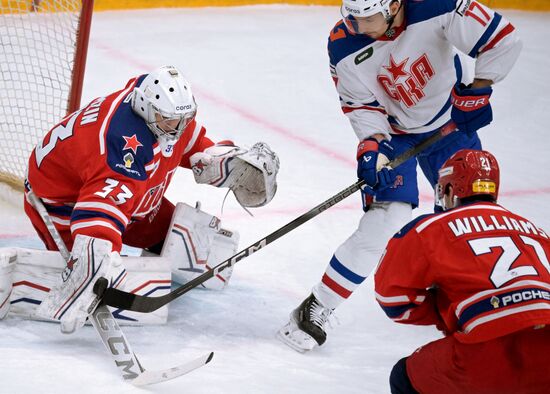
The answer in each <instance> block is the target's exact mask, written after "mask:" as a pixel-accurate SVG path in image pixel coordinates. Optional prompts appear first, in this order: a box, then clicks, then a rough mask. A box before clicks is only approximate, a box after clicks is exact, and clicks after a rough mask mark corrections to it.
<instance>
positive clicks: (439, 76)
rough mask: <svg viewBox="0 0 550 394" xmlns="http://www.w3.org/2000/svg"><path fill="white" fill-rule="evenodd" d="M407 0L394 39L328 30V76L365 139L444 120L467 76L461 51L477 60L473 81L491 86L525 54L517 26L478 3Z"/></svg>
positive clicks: (342, 29)
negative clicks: (457, 87)
mask: <svg viewBox="0 0 550 394" xmlns="http://www.w3.org/2000/svg"><path fill="white" fill-rule="evenodd" d="M402 2H403V5H402V7H404V12H405V22H404V23H403V25H402V26H400V27H398V28H395V29H394V30H393V31H392V33H393V35H392V36H391V37H387V36H383V38H382V39H378V40H374V39H372V38H370V37H368V36H367V35H361V34H357V35H355V34H353V33H351V32H349V30H348V29H347V28H346V26H345V24H344V23H343V22H342V21H340V22H339V23H337V24H336V26H335V27H334V28H333V30H332V31H331V33H330V37H329V41H328V51H329V57H330V69H331V74H332V77H333V79H334V82H335V84H336V89H337V91H338V94H339V95H340V103H341V106H342V110H343V111H344V113H345V114H346V115H347V116H348V118H349V119H350V122H351V125H352V127H353V129H354V131H355V133H356V134H357V137H358V138H359V139H360V140H363V139H365V138H368V137H369V136H371V135H372V134H375V133H382V134H385V135H387V136H388V137H389V135H390V134H402V133H415V134H416V133H424V132H428V131H432V130H435V129H437V128H439V127H441V126H443V125H444V124H445V123H447V122H448V121H449V120H450V113H451V100H450V95H451V90H452V88H453V85H454V84H455V83H456V82H457V81H459V82H460V81H461V78H462V66H461V64H460V59H459V57H458V55H457V54H456V49H458V50H459V51H461V52H463V53H465V54H467V55H469V56H470V57H472V58H476V62H475V63H476V65H475V77H476V78H481V79H489V80H492V81H493V82H498V81H500V80H501V79H503V78H504V77H505V76H506V75H507V74H508V72H509V71H510V70H511V68H512V66H513V65H514V63H515V61H516V60H517V58H518V56H519V53H520V51H521V46H522V44H521V42H520V40H519V37H518V36H517V34H516V32H515V29H514V26H512V24H510V23H509V22H508V21H507V20H506V19H505V18H503V17H502V16H501V15H500V14H498V13H496V12H494V11H492V10H491V9H489V8H487V7H485V6H484V5H482V4H480V3H478V2H477V1H472V0H402ZM388 35H390V34H388ZM455 48H456V49H455Z"/></svg>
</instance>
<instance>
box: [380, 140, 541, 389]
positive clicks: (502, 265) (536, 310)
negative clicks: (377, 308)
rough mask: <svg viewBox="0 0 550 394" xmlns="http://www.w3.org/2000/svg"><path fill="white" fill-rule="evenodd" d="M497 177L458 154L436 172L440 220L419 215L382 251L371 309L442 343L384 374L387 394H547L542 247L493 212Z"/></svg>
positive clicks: (486, 158) (494, 168)
mask: <svg viewBox="0 0 550 394" xmlns="http://www.w3.org/2000/svg"><path fill="white" fill-rule="evenodd" d="M498 189H499V167H498V163H497V161H496V159H495V158H494V156H493V155H492V154H490V153H489V152H486V151H473V150H461V151H458V152H457V153H456V154H454V155H453V156H452V157H451V158H449V159H448V160H447V161H446V162H445V163H444V164H443V166H442V168H441V169H440V170H439V182H438V194H439V197H440V198H441V199H442V201H443V205H444V209H445V212H443V213H439V214H431V215H424V216H421V217H418V218H416V219H415V220H413V221H412V222H410V223H409V224H407V225H406V226H405V227H403V228H402V229H401V230H400V231H399V232H398V233H397V234H395V236H394V237H393V239H392V240H390V242H389V243H388V245H387V248H386V252H385V255H384V257H383V258H382V260H381V262H380V265H379V266H378V269H377V271H376V274H375V277H374V280H375V291H376V299H377V301H378V302H379V303H380V305H381V306H382V309H383V310H384V312H386V314H387V315H388V316H389V317H390V318H391V319H392V320H394V321H396V322H399V323H405V324H417V325H435V326H436V327H437V328H438V329H439V330H441V331H442V332H443V333H444V335H445V337H444V338H442V339H439V340H436V341H434V342H431V343H429V344H427V345H425V346H423V347H421V348H419V349H417V350H416V351H415V352H414V353H413V354H412V355H410V356H409V357H405V358H403V359H401V360H400V361H399V362H398V363H397V364H396V365H395V366H394V368H393V370H392V373H391V377H390V384H391V388H392V393H417V392H420V393H469V394H472V393H499V394H502V393H547V392H548V388H549V387H550V375H549V374H548V361H547V355H548V354H549V353H550V326H548V324H550V263H549V256H550V240H549V238H548V235H547V234H546V233H545V232H544V231H543V230H541V229H540V228H538V227H536V226H535V225H534V224H533V223H532V222H531V221H529V220H527V219H525V218H523V217H521V216H519V215H517V214H515V213H513V212H510V211H508V210H506V209H505V208H503V207H501V206H500V205H498V204H496V200H497V197H498Z"/></svg>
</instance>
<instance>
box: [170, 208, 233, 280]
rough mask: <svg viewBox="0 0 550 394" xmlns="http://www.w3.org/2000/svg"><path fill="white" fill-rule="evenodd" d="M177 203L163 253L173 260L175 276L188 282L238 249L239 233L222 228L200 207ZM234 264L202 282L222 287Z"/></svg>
mask: <svg viewBox="0 0 550 394" xmlns="http://www.w3.org/2000/svg"><path fill="white" fill-rule="evenodd" d="M197 205H198V206H197V207H196V208H193V207H191V206H189V205H187V204H185V203H178V204H177V206H176V210H175V211H174V216H173V218H172V223H171V224H170V229H169V230H168V234H167V236H166V241H165V242H164V247H163V249H162V253H161V256H162V257H164V258H168V259H169V260H170V261H171V264H172V279H173V280H174V281H176V282H178V283H187V282H189V281H190V280H192V279H194V278H196V277H197V276H199V275H201V274H202V273H204V272H205V271H207V270H210V269H212V268H213V267H215V266H216V265H218V264H219V263H221V262H222V261H224V260H225V259H227V258H229V257H231V256H232V255H234V254H235V253H236V252H237V247H238V243H239V234H238V233H237V232H236V231H229V230H226V229H224V228H221V222H220V220H219V219H218V218H217V217H216V216H213V215H210V214H208V213H206V212H203V211H201V210H200V205H199V204H197ZM231 273H232V268H231V267H230V268H227V269H224V270H223V271H222V272H220V273H219V274H217V275H216V276H214V277H213V278H211V279H210V280H208V281H206V282H204V283H203V287H205V288H209V289H223V288H224V287H225V286H226V284H227V283H228V281H229V278H230V277H231Z"/></svg>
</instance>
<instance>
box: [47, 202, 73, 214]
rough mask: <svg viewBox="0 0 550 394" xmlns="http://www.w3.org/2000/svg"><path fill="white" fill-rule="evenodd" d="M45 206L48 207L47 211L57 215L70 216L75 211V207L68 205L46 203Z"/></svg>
mask: <svg viewBox="0 0 550 394" xmlns="http://www.w3.org/2000/svg"><path fill="white" fill-rule="evenodd" d="M44 207H45V208H46V211H47V212H48V213H49V214H50V215H56V216H62V217H70V216H71V214H72V213H73V207H69V206H67V205H50V204H44Z"/></svg>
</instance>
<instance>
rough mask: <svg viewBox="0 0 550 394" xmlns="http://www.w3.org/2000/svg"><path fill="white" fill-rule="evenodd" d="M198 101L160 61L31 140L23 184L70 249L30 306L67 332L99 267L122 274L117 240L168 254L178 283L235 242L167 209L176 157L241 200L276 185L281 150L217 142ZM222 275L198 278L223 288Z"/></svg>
mask: <svg viewBox="0 0 550 394" xmlns="http://www.w3.org/2000/svg"><path fill="white" fill-rule="evenodd" d="M196 111H197V104H196V102H195V99H194V97H193V94H192V92H191V87H190V85H189V83H188V82H187V80H186V79H185V78H184V77H183V76H182V74H181V73H180V72H179V71H178V70H177V69H176V68H174V67H171V66H165V67H161V68H159V69H157V70H155V71H153V72H151V73H150V74H146V75H142V76H139V77H136V78H133V79H131V80H130V81H129V82H128V83H127V85H126V86H125V87H124V88H123V89H122V90H119V91H117V92H114V93H112V94H109V95H106V96H105V97H99V98H96V99H95V100H93V101H92V102H91V103H90V104H88V105H87V106H86V107H84V108H82V109H80V110H79V111H76V112H74V113H72V114H69V115H68V116H67V117H66V118H65V119H63V120H62V121H61V122H60V123H59V124H58V125H56V126H55V127H54V128H53V129H52V130H51V131H50V132H49V133H48V134H47V135H46V136H45V138H44V140H43V141H42V142H41V143H39V144H38V145H37V147H36V148H35V149H34V151H33V152H32V154H31V157H30V159H29V169H28V177H27V182H26V187H27V194H28V193H34V195H36V196H37V197H39V198H40V200H41V202H42V203H43V205H44V206H45V208H46V210H47V212H48V215H49V216H50V218H51V220H52V222H53V224H54V225H55V227H56V229H57V231H58V232H59V233H60V235H61V238H62V239H63V241H64V243H65V245H66V246H67V248H68V249H69V250H70V251H72V254H71V264H69V265H68V267H67V269H66V270H65V272H64V276H63V281H64V283H63V285H62V286H61V287H60V288H56V289H55V291H51V292H50V294H49V295H48V297H47V298H46V300H45V301H44V302H42V304H41V305H40V307H39V309H38V312H37V315H38V316H39V317H44V318H54V319H57V320H61V321H62V323H63V324H62V330H63V331H68V332H71V331H74V330H75V329H76V328H78V327H79V326H80V325H82V324H83V323H84V320H85V319H86V316H87V313H86V312H85V311H86V310H87V309H88V306H89V303H90V302H91V301H90V300H91V297H93V294H92V290H91V289H92V287H93V286H91V285H89V284H90V283H93V281H95V280H96V279H97V278H99V277H101V276H104V277H106V278H108V279H111V286H116V285H117V284H118V283H119V282H120V280H121V279H122V278H123V274H122V272H123V269H122V267H121V266H122V264H121V263H120V255H119V252H120V250H121V246H122V244H123V243H124V244H126V245H130V246H134V247H139V248H143V249H146V250H148V251H150V252H153V253H156V254H161V253H162V254H163V255H165V256H169V257H170V258H172V259H173V264H172V272H173V278H175V279H176V280H177V281H179V282H182V283H185V282H186V281H188V280H191V279H192V278H194V277H196V276H198V275H200V274H201V273H202V272H204V271H205V270H206V269H209V268H211V267H210V266H209V265H208V261H212V263H218V262H220V261H222V257H224V258H227V257H229V256H231V255H232V254H234V253H235V252H236V249H237V242H238V234H237V233H236V232H230V231H225V230H224V229H221V228H220V221H219V219H217V218H216V217H214V216H212V215H209V214H206V213H204V212H202V211H200V209H199V208H192V207H189V206H187V205H185V204H178V206H177V209H176V207H174V205H173V204H172V203H170V202H169V201H168V200H167V199H166V198H165V197H164V193H165V191H166V190H167V188H168V185H169V184H170V181H171V179H172V176H173V175H174V172H175V171H176V169H177V168H178V167H184V168H188V169H192V170H193V173H194V176H195V180H196V181H197V182H198V183H207V184H210V185H213V186H217V187H228V188H229V189H231V190H232V191H233V192H234V194H235V197H236V199H237V200H238V201H239V203H240V204H241V205H242V206H245V207H259V206H262V205H265V204H267V203H268V202H269V201H270V200H271V199H272V198H273V196H274V194H275V191H276V175H277V171H278V169H279V160H278V157H277V155H276V154H275V153H274V152H273V151H272V150H271V149H270V148H269V147H268V146H267V144H265V143H263V142H258V143H256V144H254V145H253V146H252V148H250V149H244V148H241V147H238V146H235V145H234V144H233V143H231V142H228V141H224V142H221V143H218V144H214V143H213V142H212V141H211V140H210V139H209V138H208V137H207V136H206V135H205V134H206V131H205V128H204V127H203V126H201V125H200V124H199V123H198V122H197V121H196V119H195V115H196ZM25 212H26V213H27V215H28V216H29V218H30V220H31V221H32V224H33V225H34V227H35V229H36V231H37V232H38V234H39V235H40V237H41V239H42V240H43V241H44V243H45V244H46V247H47V248H48V249H49V250H57V245H56V243H55V242H54V239H53V238H52V235H51V234H50V232H49V231H48V229H47V227H46V225H45V224H44V222H43V220H42V218H41V217H40V215H39V214H38V211H37V207H35V206H33V205H32V204H31V201H30V199H29V198H28V195H27V198H26V199H25ZM222 230H223V231H222ZM170 237H172V238H170ZM178 242H179V244H180V249H179V250H174V248H175V246H174V245H175V244H178ZM199 265H202V266H201V267H199ZM87 272H91V273H92V275H91V277H90V276H89V275H88V276H86V275H87ZM230 274H231V271H230V270H224V271H223V272H222V273H220V274H218V275H216V276H215V277H214V278H212V279H211V280H210V281H209V282H207V283H210V286H211V287H223V286H224V285H225V284H226V283H227V281H228V279H229V276H230ZM81 275H82V276H81ZM80 289H84V290H82V292H83V293H79V292H80V291H81V290H80Z"/></svg>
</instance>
